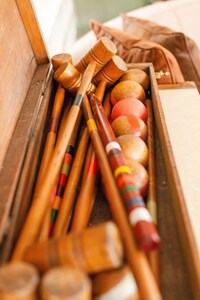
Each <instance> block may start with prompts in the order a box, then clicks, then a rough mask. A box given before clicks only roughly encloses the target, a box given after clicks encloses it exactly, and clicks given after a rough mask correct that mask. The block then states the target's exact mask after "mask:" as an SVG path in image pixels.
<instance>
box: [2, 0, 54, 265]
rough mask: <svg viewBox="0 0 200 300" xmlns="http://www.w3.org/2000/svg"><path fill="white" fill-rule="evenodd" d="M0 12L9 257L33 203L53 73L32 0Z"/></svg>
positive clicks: (9, 5) (4, 202) (4, 6)
mask: <svg viewBox="0 0 200 300" xmlns="http://www.w3.org/2000/svg"><path fill="white" fill-rule="evenodd" d="M0 16H1V34H0V39H1V47H0V70H1V71H0V72H1V83H0V97H1V101H0V102H1V104H0V130H1V138H0V141H1V143H0V146H1V148H0V163H1V171H0V185H1V187H2V188H1V192H0V199H1V200H0V242H1V244H3V245H4V248H3V249H1V254H2V253H3V255H2V256H3V260H5V259H7V258H8V256H9V253H10V251H11V248H12V245H13V243H14V242H15V239H16V238H17V236H18V233H19V230H20V228H21V226H22V224H23V221H24V218H25V215H26V213H27V210H28V207H29V204H30V198H31V193H32V188H33V183H34V180H35V174H36V171H37V167H38V158H39V154H40V149H41V144H42V140H43V137H44V131H43V130H44V128H45V123H46V116H47V109H48V107H49V100H50V96H51V93H52V77H51V76H50V64H49V58H48V54H47V51H46V48H45V45H44V42H43V38H42V36H41V33H40V29H39V27H38V23H37V20H36V17H35V14H34V10H33V7H32V5H31V3H30V1H29V0H25V1H24V0H16V1H15V0H11V1H4V2H3V3H1V8H0ZM3 242H4V243H3Z"/></svg>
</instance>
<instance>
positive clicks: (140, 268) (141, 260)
mask: <svg viewBox="0 0 200 300" xmlns="http://www.w3.org/2000/svg"><path fill="white" fill-rule="evenodd" d="M83 113H84V117H85V119H86V120H90V119H93V115H92V112H91V108H90V105H89V101H88V99H87V97H86V96H85V98H84V101H83ZM90 137H91V140H92V143H93V146H94V149H95V152H96V155H97V159H98V162H99V168H100V171H101V175H102V178H103V181H104V187H105V193H106V197H107V199H108V202H109V206H110V210H111V212H112V215H113V218H114V220H115V222H116V224H117V226H118V228H119V230H120V233H121V236H122V239H123V244H124V248H125V253H126V256H127V259H128V262H129V264H130V267H131V269H132V271H133V274H134V276H135V279H136V282H137V285H138V288H139V291H140V293H141V297H142V299H144V300H148V299H161V298H162V297H161V295H160V292H159V290H158V287H157V284H156V282H155V279H154V277H153V275H152V273H151V270H150V268H149V265H148V262H147V259H146V257H145V255H144V253H143V252H142V251H141V250H139V249H138V247H137V245H136V242H135V240H134V237H133V233H132V229H131V227H130V224H129V221H128V218H127V214H126V211H125V207H124V205H123V203H122V199H121V196H120V194H119V191H118V189H117V187H116V184H115V180H114V177H113V174H112V171H111V169H110V166H109V162H108V158H107V155H106V153H105V149H104V146H103V144H102V141H101V139H100V137H99V134H98V131H97V130H92V131H91V132H90Z"/></svg>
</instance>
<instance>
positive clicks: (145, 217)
mask: <svg viewBox="0 0 200 300" xmlns="http://www.w3.org/2000/svg"><path fill="white" fill-rule="evenodd" d="M129 220H130V223H131V224H132V225H133V226H134V225H135V224H136V223H137V222H140V221H146V222H152V218H151V215H150V213H149V212H148V210H147V209H146V208H143V207H139V208H136V209H134V210H133V211H132V212H131V213H130V214H129Z"/></svg>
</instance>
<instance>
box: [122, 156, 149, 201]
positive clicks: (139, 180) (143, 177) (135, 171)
mask: <svg viewBox="0 0 200 300" xmlns="http://www.w3.org/2000/svg"><path fill="white" fill-rule="evenodd" d="M127 163H128V166H129V168H130V169H131V172H132V176H133V180H134V183H135V186H136V187H137V188H138V190H139V191H140V193H141V195H142V196H143V197H144V196H145V195H146V193H147V190H148V183H149V175H148V173H147V170H146V169H145V168H144V166H143V165H141V164H140V163H138V162H137V161H135V160H130V159H129V160H128V161H127Z"/></svg>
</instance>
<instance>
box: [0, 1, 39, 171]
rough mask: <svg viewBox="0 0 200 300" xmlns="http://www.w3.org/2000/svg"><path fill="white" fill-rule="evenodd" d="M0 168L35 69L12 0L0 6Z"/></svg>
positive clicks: (17, 12)
mask: <svg viewBox="0 0 200 300" xmlns="http://www.w3.org/2000/svg"><path fill="white" fill-rule="evenodd" d="M0 24H1V26H0V45H1V47H0V82H1V83H0V99H1V100H0V132H1V136H0V167H2V165H3V161H4V158H5V154H6V151H7V148H8V145H9V142H10V139H11V136H12V133H13V130H14V128H15V124H16V121H17V118H18V116H19V113H20V110H21V108H22V105H23V102H24V98H25V96H26V93H27V90H28V87H29V85H30V82H31V80H32V77H33V74H34V72H35V69H36V66H37V64H36V60H35V57H34V53H33V51H32V48H31V46H30V42H29V39H28V37H27V34H26V31H25V28H24V24H23V22H22V20H21V16H20V14H19V11H18V8H17V5H16V2H15V1H14V0H10V1H1V5H0Z"/></svg>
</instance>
